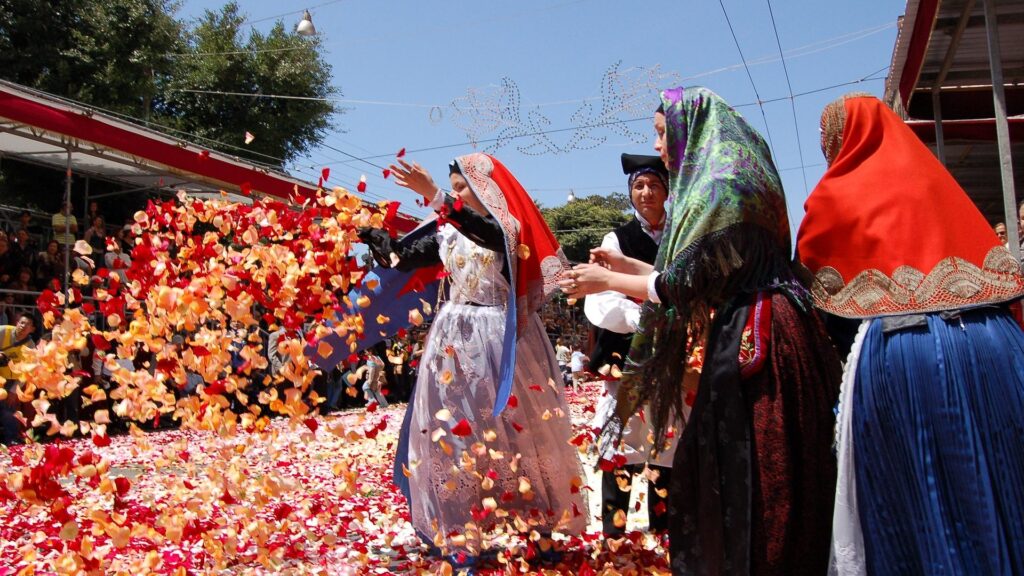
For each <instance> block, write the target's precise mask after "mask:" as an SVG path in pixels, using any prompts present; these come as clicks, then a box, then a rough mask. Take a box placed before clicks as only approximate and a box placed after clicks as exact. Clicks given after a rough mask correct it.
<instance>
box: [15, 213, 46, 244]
mask: <svg viewBox="0 0 1024 576" xmlns="http://www.w3.org/2000/svg"><path fill="white" fill-rule="evenodd" d="M18 224H19V225H18V229H19V230H27V231H28V233H29V236H32V239H33V240H35V239H36V238H38V237H39V236H41V235H42V234H43V227H42V226H40V225H39V224H38V223H33V222H32V213H31V212H29V211H28V210H22V211H21V214H18Z"/></svg>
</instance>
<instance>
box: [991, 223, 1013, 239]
mask: <svg viewBox="0 0 1024 576" xmlns="http://www.w3.org/2000/svg"><path fill="white" fill-rule="evenodd" d="M993 230H995V231H996V236H998V237H999V241H1000V242H1002V243H1003V244H1007V243H1008V242H1009V240H1007V235H1006V224H1003V223H1002V222H1000V223H998V224H996V225H995V226H993Z"/></svg>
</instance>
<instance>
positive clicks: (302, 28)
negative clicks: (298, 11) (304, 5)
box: [295, 10, 316, 36]
mask: <svg viewBox="0 0 1024 576" xmlns="http://www.w3.org/2000/svg"><path fill="white" fill-rule="evenodd" d="M295 32H296V33H297V34H298V35H299V36H316V27H315V26H313V17H312V16H310V15H309V10H306V11H305V12H304V13H303V14H302V20H301V21H299V25H298V26H296V27H295Z"/></svg>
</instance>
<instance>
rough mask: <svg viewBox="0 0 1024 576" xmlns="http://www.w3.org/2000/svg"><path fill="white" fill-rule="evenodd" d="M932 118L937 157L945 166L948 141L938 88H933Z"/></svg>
mask: <svg viewBox="0 0 1024 576" xmlns="http://www.w3.org/2000/svg"><path fill="white" fill-rule="evenodd" d="M932 116H933V117H934V118H935V155H936V156H938V158H939V162H942V165H943V166H945V165H946V141H945V138H944V137H943V135H942V102H940V98H939V89H938V88H932Z"/></svg>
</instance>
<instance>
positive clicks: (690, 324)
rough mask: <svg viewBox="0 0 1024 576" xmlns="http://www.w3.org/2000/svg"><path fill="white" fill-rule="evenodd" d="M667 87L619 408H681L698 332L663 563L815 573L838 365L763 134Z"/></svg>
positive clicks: (820, 560)
mask: <svg viewBox="0 0 1024 576" xmlns="http://www.w3.org/2000/svg"><path fill="white" fill-rule="evenodd" d="M661 99H662V106H663V110H664V114H665V120H666V144H667V148H668V159H669V186H670V194H669V200H668V222H667V224H666V227H665V232H664V237H663V238H662V241H661V246H660V248H659V251H658V258H657V260H656V262H655V266H654V267H655V270H657V271H658V272H655V273H654V274H652V275H651V277H650V281H649V284H650V285H651V290H650V295H649V298H650V301H649V302H647V303H645V305H644V310H643V313H642V316H641V321H640V330H639V332H638V333H637V335H636V337H635V338H634V340H633V348H632V350H631V352H630V358H629V359H630V362H629V364H630V367H629V372H628V374H627V375H626V376H624V378H623V382H622V389H621V390H620V394H619V408H620V412H619V414H620V417H627V416H628V415H631V414H632V413H633V412H634V411H635V410H636V408H637V407H638V406H640V405H641V404H642V403H647V404H648V405H649V411H648V418H650V419H651V421H652V424H653V427H654V432H655V436H656V438H657V439H658V440H659V441H660V440H661V439H662V438H664V436H665V434H666V430H667V429H668V427H669V425H670V423H671V422H672V419H671V417H670V414H671V413H672V410H673V409H675V410H677V413H681V412H682V406H683V402H684V381H683V376H684V372H685V368H686V361H687V359H688V357H689V354H690V351H691V349H692V348H693V347H694V346H697V345H700V344H703V345H704V349H705V357H704V361H703V370H702V372H701V375H700V381H699V387H698V389H697V392H696V399H695V402H694V405H693V408H692V413H691V414H690V417H689V419H688V421H687V423H686V426H685V428H684V430H683V433H682V437H681V439H680V440H679V446H678V448H677V449H676V455H675V459H674V461H673V466H672V468H673V474H672V483H671V489H670V494H669V499H670V502H671V504H670V506H669V514H670V516H671V518H670V523H671V527H670V530H669V534H670V554H671V561H672V570H673V573H675V574H699V575H724V574H733V575H746V574H779V575H783V574H784V575H789V576H792V575H800V574H808V575H812V574H813V575H819V574H822V573H823V572H824V571H825V569H826V567H827V564H828V542H829V535H828V534H829V527H830V524H831V522H830V519H831V516H832V510H831V507H832V501H833V497H834V488H835V459H834V458H833V456H832V453H831V449H830V446H831V435H832V429H833V424H834V421H835V420H834V417H833V414H832V407H833V405H834V403H835V398H836V396H837V394H838V388H839V377H840V368H839V361H838V358H837V357H836V355H835V352H834V350H833V349H832V347H831V344H830V343H829V341H828V338H827V336H826V334H825V332H824V329H823V326H822V323H821V321H820V320H819V319H818V318H817V316H816V315H815V313H814V311H813V309H812V308H811V302H810V296H809V294H808V293H807V292H806V291H805V289H804V288H803V287H802V286H801V285H800V284H799V283H798V282H797V280H796V277H795V274H794V271H793V267H792V261H791V258H790V237H789V223H788V220H787V216H786V202H785V197H784V196H783V191H782V184H781V182H780V180H779V176H778V172H777V171H776V169H775V166H774V164H773V163H772V160H771V154H770V151H769V149H768V146H767V145H766V144H765V142H764V140H763V139H762V138H761V136H760V135H759V134H758V133H757V132H756V131H755V130H754V129H753V128H752V127H751V126H750V125H749V124H748V123H747V122H746V120H744V119H743V118H742V117H741V116H740V115H739V114H738V113H737V112H736V111H735V110H733V109H732V108H731V107H729V105H728V104H727V103H726V102H725V101H723V100H722V99H721V98H720V97H719V96H718V95H716V94H715V93H713V92H711V91H710V90H707V89H705V88H685V89H683V88H676V89H672V90H666V91H664V92H662V94H661ZM712 311H713V312H714V314H712Z"/></svg>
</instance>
